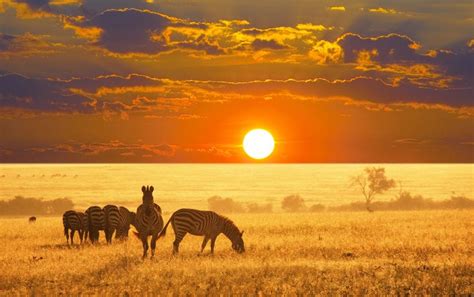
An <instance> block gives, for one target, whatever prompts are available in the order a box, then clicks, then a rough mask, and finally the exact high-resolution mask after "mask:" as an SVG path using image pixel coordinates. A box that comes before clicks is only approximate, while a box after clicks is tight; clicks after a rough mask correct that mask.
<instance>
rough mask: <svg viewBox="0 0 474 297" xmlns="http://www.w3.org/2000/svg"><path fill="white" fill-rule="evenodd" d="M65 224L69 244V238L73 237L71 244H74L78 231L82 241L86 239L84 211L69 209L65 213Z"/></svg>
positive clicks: (65, 234)
mask: <svg viewBox="0 0 474 297" xmlns="http://www.w3.org/2000/svg"><path fill="white" fill-rule="evenodd" d="M63 226H64V236H66V241H67V243H68V244H69V239H71V245H72V244H74V234H75V233H76V231H77V232H78V233H79V239H80V241H81V243H82V241H83V239H84V230H85V226H84V213H82V212H77V211H74V210H68V211H66V212H65V213H64V214H63Z"/></svg>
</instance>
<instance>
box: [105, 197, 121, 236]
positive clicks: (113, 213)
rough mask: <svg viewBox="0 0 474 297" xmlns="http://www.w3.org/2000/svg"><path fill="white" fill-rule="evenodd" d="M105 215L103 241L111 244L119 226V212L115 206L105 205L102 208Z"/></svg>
mask: <svg viewBox="0 0 474 297" xmlns="http://www.w3.org/2000/svg"><path fill="white" fill-rule="evenodd" d="M103 210H104V215H105V239H106V240H107V243H109V244H110V243H112V236H113V234H114V232H115V230H117V228H118V226H119V224H120V212H119V209H118V207H117V206H115V205H106V206H104V208H103Z"/></svg>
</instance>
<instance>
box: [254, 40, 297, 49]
mask: <svg viewBox="0 0 474 297" xmlns="http://www.w3.org/2000/svg"><path fill="white" fill-rule="evenodd" d="M252 48H253V49H254V50H257V51H258V50H261V49H273V50H280V49H287V48H288V47H287V46H286V45H283V44H280V43H278V42H277V41H275V40H262V39H255V40H254V41H253V42H252Z"/></svg>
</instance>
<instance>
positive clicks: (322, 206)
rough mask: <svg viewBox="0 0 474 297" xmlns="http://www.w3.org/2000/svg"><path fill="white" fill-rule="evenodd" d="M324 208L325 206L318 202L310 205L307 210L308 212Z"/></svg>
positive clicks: (323, 209)
mask: <svg viewBox="0 0 474 297" xmlns="http://www.w3.org/2000/svg"><path fill="white" fill-rule="evenodd" d="M325 210H326V206H324V205H322V204H320V203H318V204H313V205H311V206H310V208H309V211H310V212H321V211H325Z"/></svg>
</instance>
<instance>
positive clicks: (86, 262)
mask: <svg viewBox="0 0 474 297" xmlns="http://www.w3.org/2000/svg"><path fill="white" fill-rule="evenodd" d="M168 217H169V215H167V216H165V220H167V219H168ZM229 217H230V218H231V219H233V220H234V221H235V222H236V224H237V225H238V226H239V227H240V228H241V229H243V230H245V233H244V239H245V243H246V250H247V251H246V253H245V254H242V255H240V254H237V253H234V252H233V251H232V250H231V247H230V242H229V241H228V240H227V239H226V238H225V237H224V236H223V235H220V237H219V238H218V240H217V243H216V253H215V255H214V256H211V255H209V250H208V249H209V246H208V249H207V250H206V252H205V253H204V254H202V255H200V254H199V253H198V251H199V249H200V244H201V240H202V238H201V237H195V236H190V235H188V236H186V237H185V239H184V240H183V242H182V244H181V248H180V254H179V255H178V256H172V254H171V251H172V241H173V240H174V234H173V231H172V229H169V230H168V232H167V236H166V237H165V238H164V239H160V240H159V241H158V244H157V256H156V257H155V258H154V259H153V260H150V259H147V260H145V261H143V260H142V259H141V253H142V248H141V243H140V242H139V240H137V239H136V238H134V237H130V238H129V240H128V241H127V242H124V243H113V244H112V245H111V246H107V245H106V244H105V242H104V241H105V239H104V236H103V234H101V242H100V244H98V245H97V246H92V245H90V244H85V245H83V246H81V247H79V246H76V247H73V248H70V247H68V246H67V245H66V239H65V237H64V236H63V233H62V232H63V231H62V221H61V218H41V217H40V218H38V221H37V222H36V223H35V224H31V225H30V224H28V222H27V219H26V218H21V219H20V218H14V219H13V218H1V219H0V240H1V244H0V295H9V296H11V295H27V294H33V295H48V296H49V295H58V294H67V295H80V294H82V295H98V294H106V295H118V294H120V295H123V296H129V295H131V296H135V295H143V294H146V293H149V294H150V295H151V294H153V295H156V294H159V295H170V294H179V295H185V294H188V295H189V294H191V295H216V294H223V295H229V294H230V293H233V294H237V295H243V294H245V295H281V294H284V295H295V294H304V295H315V294H320V295H341V294H349V295H365V294H370V295H380V296H382V295H387V294H390V295H393V294H403V295H405V294H417V295H418V294H430V295H431V294H436V295H440V294H441V295H448V294H449V295H451V294H469V293H471V294H472V293H473V292H474V257H473V247H474V239H473V238H474V236H473V231H474V219H473V218H474V212H473V211H426V212H422V211H417V212H375V213H365V212H360V213H359V212H347V213H319V214H318V213H313V214H309V213H304V214H245V215H244V214H239V215H230V216H229Z"/></svg>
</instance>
